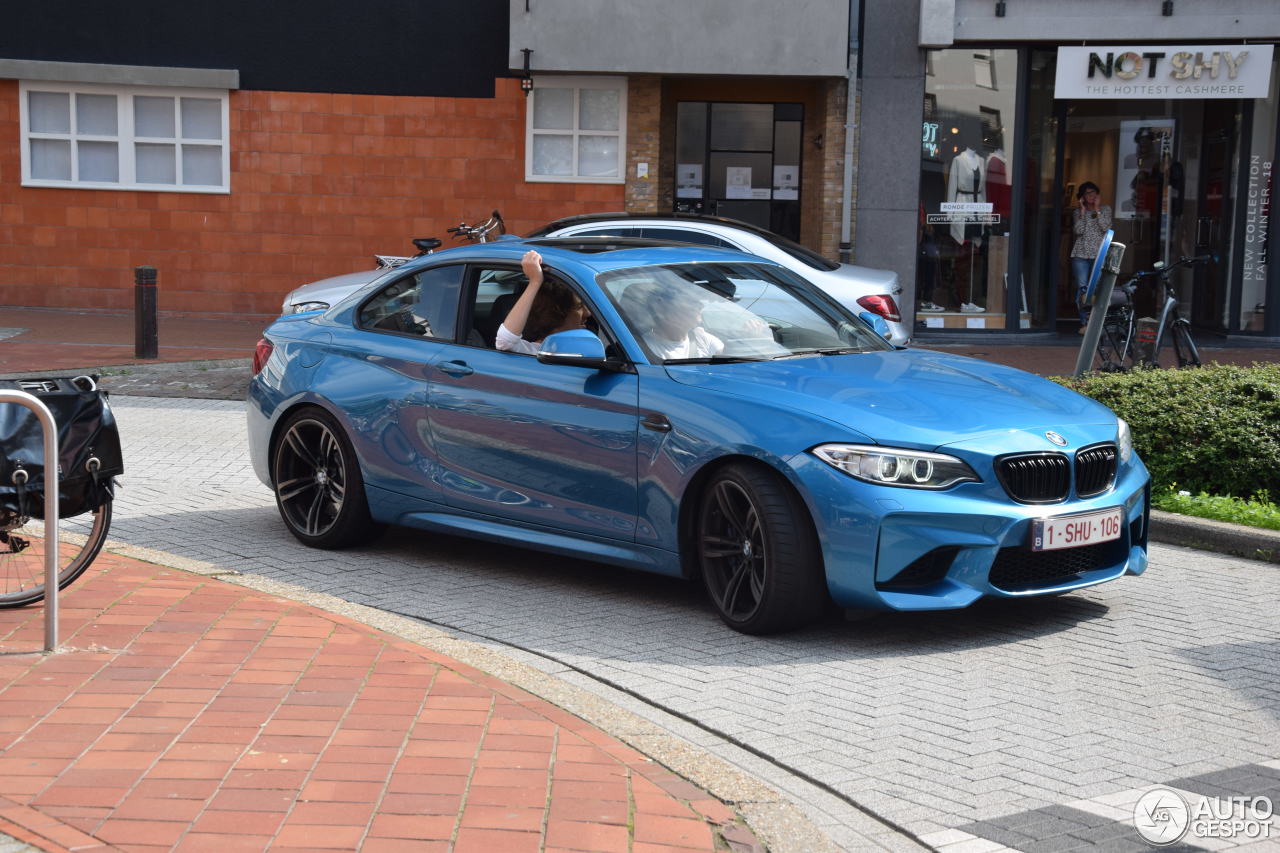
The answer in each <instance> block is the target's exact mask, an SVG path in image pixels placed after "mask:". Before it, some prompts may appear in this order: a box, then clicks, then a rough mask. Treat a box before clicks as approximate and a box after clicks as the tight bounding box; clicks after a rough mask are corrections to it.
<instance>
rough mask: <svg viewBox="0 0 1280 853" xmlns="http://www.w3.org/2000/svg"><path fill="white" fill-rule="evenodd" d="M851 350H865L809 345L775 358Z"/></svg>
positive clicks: (843, 352)
mask: <svg viewBox="0 0 1280 853" xmlns="http://www.w3.org/2000/svg"><path fill="white" fill-rule="evenodd" d="M851 352H866V350H865V349H863V348H862V347H811V348H809V349H798V350H792V351H791V352H789V353H787V354H785V355H779V356H775V357H776V358H792V357H794V356H800V355H845V354H847V353H851Z"/></svg>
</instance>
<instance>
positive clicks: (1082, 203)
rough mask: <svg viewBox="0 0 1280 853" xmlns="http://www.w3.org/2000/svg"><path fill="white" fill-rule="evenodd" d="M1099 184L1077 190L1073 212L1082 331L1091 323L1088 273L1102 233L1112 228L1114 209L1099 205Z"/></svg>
mask: <svg viewBox="0 0 1280 853" xmlns="http://www.w3.org/2000/svg"><path fill="white" fill-rule="evenodd" d="M1101 198H1102V195H1101V190H1099V189H1098V185H1097V184H1095V183H1094V182H1093V181H1085V182H1084V183H1083V184H1081V185H1080V189H1079V190H1078V191H1077V192H1076V201H1077V203H1076V207H1075V209H1074V210H1073V211H1072V212H1071V221H1072V231H1073V232H1074V233H1075V236H1076V241H1075V243H1073V244H1072V246H1071V280H1072V282H1073V283H1074V284H1075V286H1076V307H1077V308H1078V309H1079V310H1080V334H1082V335H1083V334H1084V327H1085V325H1086V324H1087V323H1088V322H1089V310H1088V308H1086V307H1085V304H1084V294H1085V291H1086V290H1088V288H1089V273H1091V272H1092V271H1093V262H1094V259H1095V258H1097V257H1098V249H1099V248H1100V247H1101V246H1102V238H1103V236H1104V235H1105V234H1106V233H1107V231H1109V230H1110V229H1111V208H1110V207H1108V206H1107V205H1105V204H1100V203H1099V202H1100V201H1101Z"/></svg>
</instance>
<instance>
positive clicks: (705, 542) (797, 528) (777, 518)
mask: <svg viewBox="0 0 1280 853" xmlns="http://www.w3.org/2000/svg"><path fill="white" fill-rule="evenodd" d="M693 544H694V547H695V554H696V556H697V562H698V568H699V569H700V571H701V574H702V580H703V584H704V586H705V587H706V590H707V594H708V595H709V596H710V597H711V602H712V604H713V605H714V606H715V608H716V611H717V612H718V613H719V614H720V618H721V619H722V620H724V622H725V624H727V625H729V626H730V627H731V628H733V629H734V630H736V631H741V632H742V633H744V634H771V633H777V632H779V631H787V630H791V629H794V628H799V627H801V626H804V625H808V624H810V623H812V622H814V621H816V620H817V619H818V618H819V617H820V616H821V614H822V612H823V609H824V608H825V606H826V603H827V599H828V595H827V590H826V582H825V578H824V575H823V570H822V558H821V553H820V551H819V549H818V542H817V536H816V534H815V533H814V530H813V524H812V523H811V521H810V518H809V514H808V511H807V509H806V508H805V506H804V504H803V502H802V501H801V500H800V497H799V496H798V495H796V494H795V492H794V491H793V490H792V489H791V488H790V487H789V486H788V485H787V484H786V482H785V481H783V480H782V478H781V477H780V476H779V475H777V474H775V473H773V472H770V471H767V470H764V469H762V468H760V467H757V466H754V465H746V464H741V463H735V464H731V465H727V466H725V467H724V468H722V469H721V470H719V471H717V472H716V473H715V474H714V475H713V476H712V477H711V479H710V480H709V481H708V482H707V484H706V487H705V488H704V489H703V490H702V493H701V498H700V503H699V506H698V512H697V519H696V522H695V525H694V543H693Z"/></svg>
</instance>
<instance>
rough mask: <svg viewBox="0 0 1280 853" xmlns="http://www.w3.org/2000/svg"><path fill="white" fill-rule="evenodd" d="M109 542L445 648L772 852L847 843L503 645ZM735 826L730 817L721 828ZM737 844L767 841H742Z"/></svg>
mask: <svg viewBox="0 0 1280 853" xmlns="http://www.w3.org/2000/svg"><path fill="white" fill-rule="evenodd" d="M104 550H107V551H110V552H111V553H114V554H119V555H120V556H124V557H130V558H133V559H136V560H142V561H145V562H149V563H154V564H157V565H161V566H164V567H166V568H169V569H173V570H176V571H182V572H188V573H190V574H195V575H201V576H205V577H210V578H214V579H216V580H220V581H224V582H226V583H231V584H235V585H238V586H242V587H246V588H248V589H251V590H254V591H255V592H260V593H265V594H267V595H274V596H278V597H280V598H285V599H289V600H291V601H295V602H298V603H300V604H304V605H308V606H311V607H315V608H316V609H317V610H321V611H325V612H327V613H329V614H332V615H333V616H335V617H337V618H338V619H345V620H349V621H350V622H353V623H356V624H358V625H361V626H364V627H367V628H373V629H375V630H379V631H383V632H385V633H387V634H391V635H393V636H396V637H399V638H400V639H402V640H405V641H407V642H409V643H412V644H414V645H415V646H418V647H421V648H423V649H425V650H429V651H431V652H435V653H437V654H441V655H445V656H447V657H449V658H451V659H452V660H454V661H457V662H458V663H459V664H461V665H463V666H464V667H473V668H475V669H476V670H480V671H481V672H483V673H485V674H487V675H489V676H491V677H493V678H496V679H498V680H500V681H503V682H505V683H507V684H510V685H511V686H513V687H514V688H516V689H518V690H523V691H525V692H527V693H530V694H532V695H534V696H536V697H538V698H540V699H543V700H545V701H547V702H549V703H551V704H553V705H555V706H556V707H559V708H561V709H563V710H564V711H566V712H568V713H570V714H573V715H574V716H576V717H579V718H581V719H583V720H585V721H586V722H588V723H590V724H591V725H593V726H595V727H597V728H599V729H600V730H602V731H604V732H605V733H606V734H608V735H610V736H612V737H614V738H617V739H618V740H619V741H621V742H622V743H623V744H625V745H627V746H629V747H630V748H632V749H634V750H636V751H637V752H640V753H642V754H643V755H645V756H647V757H648V758H649V759H651V760H652V761H654V762H655V763H656V764H658V765H661V766H662V767H665V768H667V769H668V770H670V771H671V772H673V773H675V774H677V775H678V776H680V777H682V778H684V779H688V780H689V781H690V782H691V783H692V784H693V785H695V786H697V787H698V788H700V789H702V790H704V791H706V792H708V793H710V794H711V795H712V796H713V797H715V798H717V799H718V800H720V801H721V802H724V803H725V804H726V805H728V806H729V807H730V808H733V809H734V810H736V812H737V814H738V815H739V816H740V818H741V820H743V821H744V822H745V824H746V826H747V828H748V829H749V830H750V831H751V833H754V834H755V836H756V838H757V839H758V840H759V841H760V842H763V844H764V849H767V850H769V851H770V853H838V852H839V850H840V848H839V846H838V845H836V844H835V843H834V842H833V841H832V839H831V838H830V836H829V835H828V834H827V833H826V831H824V830H823V829H822V828H821V827H820V826H819V825H818V824H816V823H814V822H813V821H812V820H811V819H810V818H809V817H808V816H807V815H806V813H805V812H804V811H803V810H802V809H801V808H800V806H799V805H798V804H797V803H796V801H795V800H794V799H793V798H792V797H790V796H788V795H786V794H784V793H781V792H779V791H778V790H777V789H776V788H775V787H774V786H773V785H771V784H770V783H767V782H764V781H761V780H760V779H758V778H757V777H755V776H753V775H752V774H751V773H750V772H749V771H748V770H745V769H743V768H741V767H739V766H736V765H734V764H733V763H731V762H730V761H729V760H727V759H724V758H721V757H719V756H717V755H714V754H712V753H711V752H709V751H707V750H706V749H705V748H703V747H702V746H700V745H698V744H695V743H693V742H691V741H689V740H688V739H686V738H684V737H681V736H680V735H679V734H676V733H674V732H672V731H670V730H667V729H665V728H663V727H662V726H661V725H660V724H658V723H655V722H653V721H651V720H648V719H645V718H644V717H642V716H640V715H639V714H637V713H635V712H633V711H631V710H628V709H627V708H625V707H622V706H620V705H618V704H617V703H614V702H611V701H609V700H608V699H607V698H604V697H602V696H598V695H596V694H595V693H593V692H591V691H589V690H586V689H584V688H583V687H580V686H578V685H575V684H573V683H571V682H570V681H568V680H566V679H564V678H561V677H559V675H558V674H556V673H555V672H546V671H544V670H542V669H540V668H538V667H536V666H533V665H531V664H529V663H525V662H522V661H520V660H519V659H517V658H515V657H513V656H512V655H510V654H507V653H506V652H505V651H504V650H501V649H495V648H492V647H489V646H486V645H483V644H481V643H477V642H472V641H470V640H464V639H460V638H458V637H455V636H453V635H451V634H449V633H448V632H447V631H445V630H442V629H440V628H435V627H433V626H431V625H428V624H426V623H423V622H420V621H418V620H415V619H412V618H409V617H406V616H400V615H397V614H394V613H389V612H387V611H384V610H379V609H377V608H374V607H370V606H368V605H363V604H356V603H353V602H349V601H345V600H343V599H341V598H338V597H337V596H333V595H330V594H328V593H318V592H313V591H311V590H308V589H306V588H305V587H300V586H296V585H294V584H287V583H282V582H279V581H274V580H271V579H268V578H265V577H261V576H258V575H254V574H249V573H241V572H238V571H235V570H232V569H228V568H226V567H224V566H220V565H215V564H212V563H207V562H204V561H200V560H194V559H191V558H188V557H183V556H181V555H179V554H174V553H171V552H167V551H159V550H155V549H151V548H144V547H140V546H134V545H128V544H126V543H122V542H118V541H112V540H108V541H107V542H106V544H105V546H104ZM865 820H866V825H865V826H863V827H861V828H860V830H861V832H862V834H863V835H864V836H865V837H867V838H868V840H872V839H874V840H876V841H880V842H881V843H882V844H885V845H886V846H887V845H890V844H893V845H894V846H895V848H896V849H903V850H906V849H926V848H924V847H921V846H919V845H918V842H916V840H915V839H914V838H911V837H910V836H906V835H902V834H900V833H898V832H897V831H896V830H894V829H892V828H890V827H889V826H887V825H884V824H882V823H880V822H879V821H876V820H874V819H873V818H871V817H866V818H865ZM730 827H731V824H728V825H725V826H723V827H722V829H729V828H730ZM855 831H856V830H855ZM731 846H733V845H731ZM734 849H741V850H752V849H760V848H752V847H751V846H749V845H742V846H741V847H736V848H734Z"/></svg>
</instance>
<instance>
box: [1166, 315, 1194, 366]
mask: <svg viewBox="0 0 1280 853" xmlns="http://www.w3.org/2000/svg"><path fill="white" fill-rule="evenodd" d="M1172 331H1173V354H1174V356H1175V357H1176V358H1177V359H1178V367H1199V366H1200V351H1199V350H1198V349H1196V342H1195V341H1193V340H1192V339H1191V324H1190V323H1188V322H1187V321H1186V320H1174V321H1173V330H1172Z"/></svg>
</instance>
